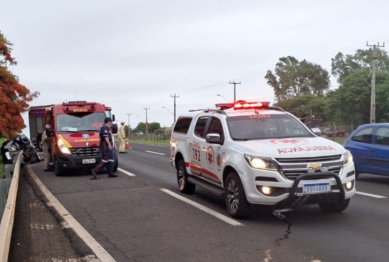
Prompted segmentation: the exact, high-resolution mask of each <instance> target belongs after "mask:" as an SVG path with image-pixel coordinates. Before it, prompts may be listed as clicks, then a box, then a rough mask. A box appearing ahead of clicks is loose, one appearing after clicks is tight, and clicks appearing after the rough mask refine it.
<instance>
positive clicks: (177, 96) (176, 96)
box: [170, 94, 180, 124]
mask: <svg viewBox="0 0 389 262" xmlns="http://www.w3.org/2000/svg"><path fill="white" fill-rule="evenodd" d="M170 97H172V98H174V122H173V124H174V123H175V122H176V98H179V97H180V96H179V95H176V94H174V96H170Z"/></svg>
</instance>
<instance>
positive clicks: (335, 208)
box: [319, 198, 350, 213]
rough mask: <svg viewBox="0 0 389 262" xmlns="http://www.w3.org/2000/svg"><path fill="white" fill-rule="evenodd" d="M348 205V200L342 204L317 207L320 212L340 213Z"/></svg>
mask: <svg viewBox="0 0 389 262" xmlns="http://www.w3.org/2000/svg"><path fill="white" fill-rule="evenodd" d="M349 204H350V198H349V199H344V200H343V201H342V202H339V203H328V204H327V203H326V204H319V206H320V208H321V210H323V211H324V212H331V213H340V212H342V211H344V210H345V209H346V208H347V207H348V205H349Z"/></svg>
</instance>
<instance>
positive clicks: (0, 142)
mask: <svg viewBox="0 0 389 262" xmlns="http://www.w3.org/2000/svg"><path fill="white" fill-rule="evenodd" d="M6 140H7V139H5V138H0V147H1V146H2V145H3V143H4V141H6ZM4 171H5V170H4V164H3V157H2V156H1V155H0V179H3V178H4Z"/></svg>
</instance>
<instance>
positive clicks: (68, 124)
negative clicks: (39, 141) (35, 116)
mask: <svg viewBox="0 0 389 262" xmlns="http://www.w3.org/2000/svg"><path fill="white" fill-rule="evenodd" d="M104 118H105V113H104V112H99V113H74V114H60V115H57V118H56V127H57V132H58V133H72V132H75V133H78V132H83V131H85V132H86V131H89V132H94V131H99V130H100V127H101V126H102V125H103V123H104Z"/></svg>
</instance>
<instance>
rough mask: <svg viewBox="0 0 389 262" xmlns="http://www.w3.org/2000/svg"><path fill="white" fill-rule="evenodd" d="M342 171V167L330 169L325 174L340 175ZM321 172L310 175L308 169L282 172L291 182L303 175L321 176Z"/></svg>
mask: <svg viewBox="0 0 389 262" xmlns="http://www.w3.org/2000/svg"><path fill="white" fill-rule="evenodd" d="M340 170H341V167H331V168H328V171H327V170H326V171H325V172H333V173H335V175H339V173H340ZM321 172H324V171H321V170H315V172H312V173H309V172H308V169H294V170H282V173H283V175H284V176H285V177H286V178H287V179H290V180H295V179H296V178H297V177H298V176H299V175H302V174H320V173H321Z"/></svg>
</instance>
